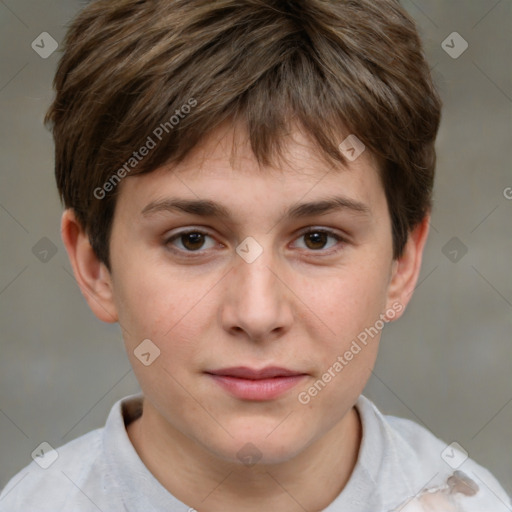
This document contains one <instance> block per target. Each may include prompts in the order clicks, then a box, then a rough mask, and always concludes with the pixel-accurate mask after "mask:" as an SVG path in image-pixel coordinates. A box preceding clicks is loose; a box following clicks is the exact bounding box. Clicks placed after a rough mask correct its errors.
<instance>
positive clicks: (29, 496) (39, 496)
mask: <svg viewBox="0 0 512 512" xmlns="http://www.w3.org/2000/svg"><path fill="white" fill-rule="evenodd" d="M102 440H103V428H101V429H96V430H93V431H91V432H88V433H87V434H85V435H83V436H81V437H78V438H77V439H74V440H72V441H70V442H68V443H66V444H64V445H63V446H60V447H57V448H52V447H51V446H50V445H47V444H46V443H45V445H43V446H41V448H39V449H38V451H37V452H36V453H35V454H34V460H33V461H32V462H31V463H30V464H28V465H27V466H26V467H24V468H23V469H22V470H21V471H19V472H18V473H17V474H16V475H14V476H13V477H12V478H11V480H9V482H8V483H7V485H6V486H5V487H4V488H3V489H2V492H1V493H0V512H7V511H9V512H15V511H26V510H31V511H41V512H43V511H50V510H51V511H52V512H56V511H58V510H61V509H62V507H64V506H65V504H66V501H67V500H68V498H69V496H71V495H73V494H75V493H77V492H80V491H79V489H78V487H77V485H76V483H77V482H80V481H83V480H84V478H85V479H88V478H90V477H91V476H93V474H94V471H95V467H96V466H97V465H98V464H101V462H102V461H101V454H102Z"/></svg>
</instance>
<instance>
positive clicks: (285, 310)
mask: <svg viewBox="0 0 512 512" xmlns="http://www.w3.org/2000/svg"><path fill="white" fill-rule="evenodd" d="M227 277H228V279H227V282H226V288H225V290H226V291H225V297H224V298H225V300H224V301H223V305H222V310H221V319H222V325H223V328H224V329H225V330H226V331H228V332H229V333H230V334H232V335H236V336H239V337H245V338H247V339H248V340H251V341H256V342H259V343H262V342H265V341H272V340H274V341H275V339H276V338H279V337H281V336H283V335H284V334H285V333H286V332H288V331H289V329H290V328H291V326H292V324H293V320H294V315H293V302H292V301H293V293H292V292H291V291H290V289H289V288H288V287H287V285H286V282H285V276H284V272H283V270H282V268H281V267H280V266H279V264H278V262H277V258H274V257H273V255H272V252H271V250H270V249H268V250H267V249H264V250H263V252H262V254H261V255H260V256H259V257H258V258H257V259H256V260H254V261H252V262H251V263H249V262H247V261H245V260H244V259H243V258H242V257H238V256H237V257H236V259H235V263H234V268H233V269H232V271H231V272H230V273H229V274H228V276H227Z"/></svg>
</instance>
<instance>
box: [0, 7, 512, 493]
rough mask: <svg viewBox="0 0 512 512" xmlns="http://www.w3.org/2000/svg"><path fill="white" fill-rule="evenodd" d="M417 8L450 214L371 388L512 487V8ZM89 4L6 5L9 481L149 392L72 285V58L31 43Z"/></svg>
mask: <svg viewBox="0 0 512 512" xmlns="http://www.w3.org/2000/svg"><path fill="white" fill-rule="evenodd" d="M403 5H404V6H405V7H406V9H407V10H408V11H409V12H410V13H411V14H412V15H413V17H414V18H415V19H416V20H417V22H418V24H419V27H420V32H421V36H422V38H423V40H424V43H425V46H426V52H427V55H428V58H429V61H430V63H431V65H432V67H433V74H434V79H435V81H436V83H437V85H438V87H439V90H440V93H441V96H442V98H443V101H444V104H445V105H444V111H443V120H442V125H441V129H440V133H439V138H438V143H437V148H438V168H437V173H438V174H437V183H436V189H435V208H434V212H433V218H432V229H431V234H430V238H429V241H428V244H427V248H426V253H425V258H424V263H423V268H422V274H421V276H420V282H419V285H418V288H417V290H416V293H415V296H414V297H413V299H412V302H411V303H410V306H409V308H408V310H407V313H406V315H405V317H404V318H403V319H402V320H400V321H399V322H397V323H395V324H390V325H388V326H387V327H386V329H385V331H384V334H383V338H382V345H381V352H380V358H379V361H378V363H377V366H376V368H375V370H374V374H373V375H372V377H371V379H370V381H369V383H368V386H367V389H366V391H365V394H366V395H367V396H368V397H369V398H371V399H372V400H374V401H375V402H376V404H377V405H378V406H379V407H380V408H381V410H383V411H384V412H385V413H389V414H395V415H398V416H403V417H407V418H411V419H413V420H415V421H417V422H419V423H421V424H424V425H426V426H427V427H428V428H429V429H430V430H431V431H432V432H433V433H434V434H435V435H436V436H438V437H440V438H442V439H444V440H445V441H446V442H447V443H450V442H452V441H457V442H458V443H459V444H460V445H461V446H463V447H464V449H465V450H466V451H467V452H469V455H470V457H472V458H474V459H476V460H477V461H478V462H479V463H481V464H482V465H484V466H486V467H488V468H489V469H490V470H491V471H492V472H493V473H494V474H495V475H496V477H498V479H499V480H500V481H501V483H502V484H503V486H504V487H505V488H506V489H507V491H508V492H509V493H512V448H511V432H512V429H511V425H512V403H511V402H512V379H511V378H510V377H511V361H512V344H511V343H510V340H511V334H510V333H511V332H512V279H511V270H510V267H511V266H510V261H511V256H512V228H511V219H512V200H511V199H507V197H506V195H508V196H509V197H511V198H512V189H507V187H512V172H511V162H512V159H511V147H512V141H511V103H512V100H511V98H512V84H511V78H512V73H511V65H510V63H511V57H510V52H511V48H512V45H511V43H512V41H511V39H512V38H511V26H512V24H511V22H512V16H511V1H510V0H501V1H497V0H473V1H468V0H459V1H453V0H452V1H443V2H441V1H435V0H425V1H421V2H420V0H415V2H412V1H410V0H407V1H404V2H403ZM80 6H81V4H80V2H78V1H76V0H47V1H35V0H0V28H1V31H0V34H1V35H0V112H1V115H2V121H1V124H0V149H1V155H2V159H1V162H2V164H1V165H2V168H1V174H0V180H1V182H0V229H1V233H2V243H1V262H0V263H1V264H0V322H1V326H2V330H1V333H2V335H1V340H0V344H1V345H0V347H1V359H0V487H2V486H3V485H5V484H6V483H7V480H8V478H10V477H11V476H12V475H13V474H14V473H15V472H16V471H18V470H20V469H21V468H22V467H23V466H25V465H26V464H28V463H29V462H30V460H31V455H30V454H31V452H32V450H34V448H35V447H36V446H38V445H39V443H40V442H42V441H48V442H49V443H50V444H51V445H52V446H54V447H58V446H60V445H61V444H63V443H65V442H67V441H69V440H71V439H73V438H75V437H77V436H79V435H81V434H84V433H86V432H88V431H89V430H91V429H93V428H97V427H101V426H102V425H103V424H104V422H105V419H106V416H107V414H108V411H109V410H110V408H111V406H112V404H113V403H114V401H116V400H118V399H119V398H121V397H123V396H125V395H127V394H131V393H135V392H138V391H139V387H138V384H137V382H136V380H135V378H134V375H133V372H132V371H131V369H130V366H129V363H128V359H127V357H126V355H125V353H124V349H123V345H122V341H121V335H120V330H119V328H118V326H117V325H114V326H113V325H108V324H102V323H101V322H100V321H98V320H97V319H96V318H95V317H94V316H93V314H92V313H91V312H90V310H89V309H88V307H87V305H86V302H85V300H84V299H83V298H82V296H81V294H80V291H79V289H78V287H77V285H76V284H75V282H74V279H73V277H72V274H71V267H70V265H69V263H68V260H67V256H66V254H65V250H64V247H63V245H62V242H61V240H60V233H59V222H60V214H61V206H60V203H59V200H58V196H57V192H56V188H55V184H54V178H53V141H52V138H51V135H50V133H49V132H48V131H46V129H45V128H44V127H43V125H42V120H43V116H44V113H45V110H46V108H47V107H48V105H49V103H50V101H51V99H52V96H53V92H52V89H51V81H52V79H53V75H54V72H55V69H56V64H57V61H58V58H59V55H60V54H59V52H55V53H54V54H53V55H51V56H50V57H49V58H47V59H43V58H41V57H40V56H39V55H38V54H37V53H36V52H35V51H34V50H33V49H32V48H31V43H32V41H33V40H35V39H36V38H37V37H38V36H39V34H41V33H42V32H48V33H50V34H51V35H52V36H53V37H54V38H55V39H56V40H57V41H58V42H60V41H62V38H63V36H64V33H65V25H66V23H68V22H69V20H70V19H71V18H72V17H73V16H74V14H75V13H76V12H77V11H78V10H79V8H80ZM454 31H456V32H458V33H459V34H461V35H462V37H463V38H464V39H465V40H466V41H467V42H468V43H469V47H468V49H467V50H466V51H465V52H464V53H463V54H462V55H460V56H459V57H458V58H456V59H454V58H452V57H451V56H449V55H448V54H447V53H446V52H445V50H444V49H443V48H442V46H441V45H442V42H443V41H444V40H445V39H446V38H447V36H448V35H449V34H451V33H452V32H454ZM456 48H457V47H456ZM507 191H509V192H510V194H507ZM43 237H46V238H48V239H49V240H50V241H51V242H52V243H53V244H54V245H55V248H56V250H57V252H56V254H55V255H53V256H52V253H51V252H49V253H48V254H47V256H46V259H47V260H48V261H46V262H45V261H40V259H39V258H41V257H43V256H42V254H41V252H40V251H41V247H42V246H41V245H39V246H37V247H36V250H34V252H35V253H36V254H34V252H33V247H34V246H35V245H36V244H37V243H38V242H39V241H40V240H41V239H42V238H43ZM453 237H457V240H455V242H453V241H452V242H451V243H452V244H455V245H453V246H452V245H448V246H446V244H447V243H448V242H449V241H450V239H452V238H453ZM39 244H43V247H44V246H45V245H44V244H46V246H47V245H48V242H47V241H43V242H39ZM464 247H466V248H467V253H466V254H464V255H463V257H462V258H461V255H462V254H463V249H464ZM37 248H39V251H38V250H37ZM47 248H48V247H47ZM443 248H444V253H443ZM453 250H455V251H456V252H457V254H455V253H454V252H451V254H450V251H453ZM445 253H446V255H445ZM36 255H39V258H38V257H36ZM455 257H456V258H457V260H458V261H451V260H453V259H454V258H455ZM450 258H451V259H450Z"/></svg>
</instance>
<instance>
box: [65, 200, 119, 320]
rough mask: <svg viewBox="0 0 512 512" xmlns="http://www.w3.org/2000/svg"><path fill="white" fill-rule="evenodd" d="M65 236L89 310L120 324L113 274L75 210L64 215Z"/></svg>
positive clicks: (70, 257) (72, 264) (76, 276)
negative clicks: (99, 257)
mask: <svg viewBox="0 0 512 512" xmlns="http://www.w3.org/2000/svg"><path fill="white" fill-rule="evenodd" d="M61 235H62V241H63V242H64V245H65V247H66V251H67V253H68V256H69V261H70V263H71V266H72V267H73V273H74V275H75V279H76V281H77V283H78V286H79V287H80V290H81V291H82V294H83V296H84V297H85V299H86V300H87V303H88V304H89V307H90V308H91V310H92V311H93V313H94V314H95V315H96V316H97V317H98V318H99V319H100V320H102V321H104V322H109V323H113V322H117V321H118V316H117V310H116V306H115V302H114V295H113V287H112V279H111V275H110V272H109V271H108V269H107V267H106V266H105V264H104V263H102V262H101V261H100V260H99V259H98V257H97V256H96V254H95V252H94V250H93V249H92V247H91V244H90V242H89V237H88V235H87V234H86V233H85V231H84V230H83V229H82V226H81V225H80V223H79V222H78V220H77V218H76V216H75V213H74V211H73V210H72V209H67V210H65V211H64V213H63V214H62V219H61Z"/></svg>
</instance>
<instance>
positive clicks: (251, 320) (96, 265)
mask: <svg viewBox="0 0 512 512" xmlns="http://www.w3.org/2000/svg"><path fill="white" fill-rule="evenodd" d="M233 128H234V127H233V126H230V125H222V126H221V127H219V128H218V129H217V130H216V131H215V132H212V133H211V134H210V135H209V136H208V137H207V138H205V139H204V140H203V141H202V143H201V144H200V145H198V146H197V147H196V148H195V149H194V151H193V152H192V153H191V154H190V155H189V156H188V158H187V159H186V160H185V161H184V162H182V163H181V164H180V165H179V166H176V167H173V168H171V167H169V166H163V167H162V168H159V169H157V170H155V171H154V172H151V173H149V174H146V175H142V176H131V177H129V178H127V179H125V180H123V182H122V183H121V184H120V185H119V187H120V191H119V192H120V195H119V198H118V203H117V206H116V211H115V215H114V221H113V228H112V235H111V240H110V255H111V269H112V271H111V272H109V271H108V269H107V268H106V266H105V265H104V264H103V263H101V262H100V261H98V259H97V258H96V256H95V254H94V252H93V251H92V249H91V246H90V244H89V241H88V237H87V235H86V234H85V233H84V231H83V230H82V228H81V226H80V225H79V224H78V223H77V221H76V218H75V216H74V214H73V211H72V210H66V211H65V212H64V214H63V217H62V236H63V240H64V243H65V245H66V248H67V251H68V254H69V257H70V261H71V264H72V266H73V270H74V273H75V276H76V279H77V281H78V284H79V285H80V288H81V290H82V293H83V294H84V296H85V298H86V299H87V301H88V303H89V306H90V307H91V309H92V310H93V312H94V313H95V314H96V316H97V317H98V318H100V319H101V320H103V321H105V322H119V323H120V325H121V328H122V331H123V338H124V342H125V346H126V350H127V353H128V356H129V358H130V362H131V364H132V366H133V370H134V372H135V374H136V377H137V379H138V382H139V383H140V386H141V389H142V391H143V393H144V397H145V398H144V411H143V415H142V417H141V418H140V419H138V420H136V421H135V422H133V423H131V424H130V425H129V426H128V427H127V431H128V435H129V437H130V440H131V441H132V443H133V445H134V447H135V449H136V451H137V452H138V454H139V456H140V457H141V459H142V461H143V462H144V463H145V465H146V466H147V467H148V469H149V470H150V471H151V472H152V473H153V474H154V475H155V477H156V478H157V479H158V480H159V481H160V482H161V484H162V485H163V486H164V487H165V488H167V489H168V490H169V491H170V492H171V493H172V494H173V495H175V496H176V497H177V498H178V499H180V500H181V501H183V502H184V503H186V504H187V505H189V506H190V507H194V508H195V509H197V510H199V511H204V510H207V511H211V512H217V511H224V512H225V511H238V510H244V511H249V512H250V511H253V510H254V511H256V510H258V511H260V510H280V511H283V512H286V511H290V512H292V511H299V510H308V511H315V510H321V509H323V508H325V507H326V506H327V505H328V504H329V503H331V502H332V501H333V500H334V499H335V498H336V496H337V495H338V494H339V493H340V492H341V491H342V489H343V488H344V486H345V485H346V483H347V481H348V480H349V478H350V474H351V472H352V471H353V469H354V466H355V464H356V461H357V456H358V451H359V446H360V443H361V435H362V429H361V423H360V418H359V415H358V413H357V411H356V409H355V408H354V404H355V402H356V401H357V398H358V397H359V395H360V394H361V392H362V390H363V388H364V386H365V384H366V383H367V381H368V379H369V377H370V374H371V369H372V368H373V366H374V363H375V359H376V356H377V350H378V343H379V338H380V333H379V335H377V336H375V337H374V338H373V339H371V341H370V342H369V343H368V344H367V345H366V346H365V347H364V348H363V349H362V350H361V351H360V352H359V353H358V354H357V355H355V356H354V358H353V359H352V360H351V361H350V362H349V363H348V364H347V365H346V366H345V367H344V368H343V370H342V371H341V372H339V373H337V374H336V377H335V378H333V379H332V380H331V382H329V383H328V384H327V385H326V386H325V387H324V388H323V389H322V390H321V391H320V392H319V393H318V394H317V395H316V396H315V397H312V398H311V400H310V401H309V402H308V403H307V404H305V405H304V404H302V403H300V402H299V401H298V399H297V396H298V393H299V392H301V391H304V390H307V389H308V388H309V387H310V386H311V385H312V384H313V383H314V382H315V381H317V379H319V378H321V377H322V374H324V373H325V372H326V371H327V369H328V368H329V367H332V365H333V364H334V362H335V361H336V360H337V357H338V356H340V355H343V354H344V353H345V352H346V351H347V350H348V349H349V347H350V345H351V343H352V341H353V340H354V339H355V338H356V336H357V335H358V334H359V333H361V332H362V331H364V329H365V328H367V327H370V326H373V325H374V324H375V322H376V320H378V319H379V317H380V315H381V314H384V315H385V314H386V311H389V310H390V309H393V305H394V304H395V306H396V305H397V304H400V305H401V306H402V308H403V309H402V311H401V312H398V313H396V314H395V315H394V318H393V319H391V318H389V319H388V320H390V321H392V320H396V319H397V318H399V317H400V316H401V314H402V313H403V311H404V310H405V307H406V305H407V303H408V301H409V300H410V297H411V294H412V291H413V289H414V286H415V284H416V281H417V278H418V274H419V271H420V266H421V257H422V252H423V248H424V244H425V241H426V238H427V234H428V220H429V219H428V217H426V218H425V219H424V221H423V222H422V223H421V224H420V225H418V226H417V227H416V228H415V229H414V230H413V231H412V232H411V233H410V236H409V240H408V242H407V245H406V247H405V250H404V253H403V256H402V257H401V258H400V259H399V260H393V256H392V235H391V220H390V216H389V213H388V208H387V204H386V198H385V194H384V189H383V187H382V184H381V181H380V179H379V176H378V172H377V168H376V163H375V161H374V160H373V158H372V156H371V154H370V153H369V151H365V152H363V153H362V154H361V156H359V157H358V158H357V159H356V160H355V161H353V162H349V165H348V167H342V166H339V167H337V168H333V167H331V168H328V167H327V166H326V163H325V162H324V161H323V160H321V159H320V158H319V154H318V150H317V149H316V148H315V147H314V146H313V145H312V143H311V142H310V140H309V139H308V138H307V137H306V136H304V135H303V134H302V133H301V132H300V131H299V130H296V131H294V132H293V133H292V135H293V136H292V137H290V138H289V139H288V140H287V145H286V152H285V157H286V161H284V162H282V163H280V164H279V167H278V168H277V167H261V168H260V167H259V166H258V164H257V162H256V160H255V157H254V156H253V154H252V152H251V149H250V145H249V144H248V141H247V137H246V134H245V132H244V131H243V129H242V128H241V127H238V128H237V129H236V130H233ZM340 140H342V139H340ZM233 148H236V155H235V156H234V154H233V153H232V149H233ZM333 195H342V196H344V197H347V198H350V199H351V200H352V201H358V202H361V203H363V204H364V205H366V207H367V208H368V211H367V212H366V214H363V213H361V212H357V211H353V210H351V209H349V208H345V209H342V210H339V211H335V212H330V213H327V214H323V215H313V216H308V217H305V218H300V219H292V218H289V217H284V218H283V217H282V216H283V214H284V212H285V211H286V210H287V209H288V207H290V206H292V205H295V204H297V203H301V202H309V201H316V200H319V199H321V198H322V199H323V198H326V197H331V196H333ZM169 197H180V198H184V199H199V198H201V199H210V200H214V201H216V202H219V203H221V204H222V205H224V206H225V207H226V208H228V209H229V210H230V211H231V214H232V218H231V219H221V218H217V217H211V218H205V217H201V216H198V215H195V214H190V213H184V212H177V211H158V212H153V213H152V214H148V215H143V214H142V213H141V212H142V210H143V209H144V208H145V207H146V206H147V205H148V204H149V203H151V202H153V201H160V200H163V199H165V198H169ZM186 228H196V231H200V232H202V233H205V234H206V235H208V236H205V237H204V238H203V239H202V240H201V239H200V241H199V242H198V241H197V240H195V241H194V240H193V239H192V241H191V239H190V237H188V238H187V237H181V238H180V237H177V238H176V239H175V240H174V241H172V242H168V239H169V238H170V237H171V236H172V235H175V234H176V233H177V232H178V231H184V230H185V229H186ZM305 228H311V231H315V229H316V228H323V229H331V230H332V231H334V232H335V233H336V234H338V235H340V236H342V237H344V238H345V240H346V241H345V242H339V241H337V240H336V239H335V238H333V237H332V236H330V235H329V236H325V237H322V236H321V235H317V237H318V236H319V237H320V238H317V239H315V238H312V239H311V237H310V236H309V237H308V236H307V235H306V236H305V235H304V234H303V233H302V234H301V231H302V230H304V229H305ZM315 232H316V231H315ZM248 236H251V237H253V238H254V239H255V240H256V241H257V242H258V244H259V245H260V247H261V248H262V250H263V252H262V254H261V255H260V256H259V257H258V258H257V259H255V260H254V261H253V262H252V263H247V262H246V261H245V260H244V259H243V258H241V257H240V256H239V255H238V254H237V253H236V251H235V249H236V247H237V246H238V245H239V244H240V243H241V242H242V241H243V240H244V239H245V238H246V237H248ZM201 242H202V245H201ZM172 248H174V250H175V251H176V252H173V251H172ZM194 248H195V249H196V250H195V251H194ZM187 249H188V252H187ZM336 249H337V251H336ZM334 251H336V252H334ZM329 253H330V254H329ZM191 255H192V256H195V258H193V257H191ZM380 318H382V317H380ZM144 339H150V340H152V342H153V343H154V344H155V345H156V346H157V347H158V348H159V349H160V356H159V357H158V358H157V359H155V360H154V362H153V363H152V364H150V365H149V366H145V365H143V364H141V362H140V361H139V360H138V359H137V358H136V357H135V355H134V349H135V348H136V347H137V346H138V345H139V344H140V343H141V341H142V340H144ZM269 365H272V366H281V367H286V368H289V369H293V370H298V371H300V372H303V373H306V374H307V376H306V377H304V378H303V380H302V381H301V382H300V383H299V384H298V385H297V386H295V387H294V388H293V389H291V390H288V391H286V392H285V393H284V394H283V395H281V396H279V397H278V398H275V399H273V400H267V401H248V400H242V399H239V398H235V397H233V396H232V395H230V394H228V393H227V392H226V391H225V390H223V389H222V388H221V387H220V386H218V385H217V383H216V382H213V381H212V379H211V377H209V376H208V375H206V374H205V373H204V372H205V371H206V370H212V369H218V368H225V367H231V366H249V367H252V368H258V369H259V368H263V367H265V366H269ZM247 443H252V444H253V445H254V446H256V447H257V450H258V452H257V453H258V456H259V457H260V458H259V460H258V461H257V463H256V464H254V465H250V466H249V465H245V464H243V463H242V462H241V460H240V459H239V458H238V457H237V452H238V451H239V450H240V449H241V448H242V447H244V446H245V445H246V444H247Z"/></svg>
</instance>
